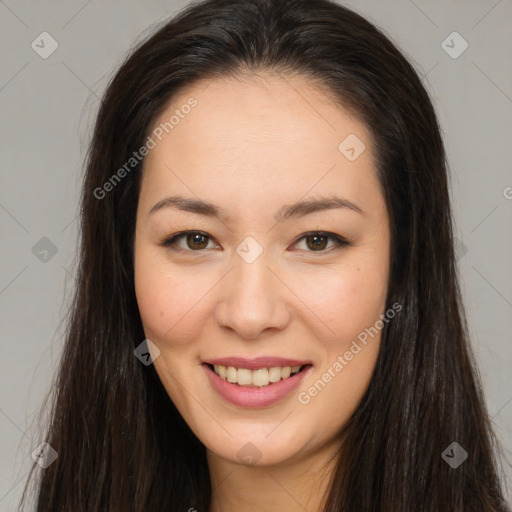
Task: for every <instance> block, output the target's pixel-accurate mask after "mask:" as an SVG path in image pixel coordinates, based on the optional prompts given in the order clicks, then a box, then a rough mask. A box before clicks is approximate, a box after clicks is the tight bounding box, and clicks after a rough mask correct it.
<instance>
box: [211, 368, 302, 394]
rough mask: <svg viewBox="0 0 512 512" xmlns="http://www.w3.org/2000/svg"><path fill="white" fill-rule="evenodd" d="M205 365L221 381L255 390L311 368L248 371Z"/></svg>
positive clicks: (246, 369)
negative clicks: (254, 388)
mask: <svg viewBox="0 0 512 512" xmlns="http://www.w3.org/2000/svg"><path fill="white" fill-rule="evenodd" d="M206 364H207V366H208V367H209V368H210V369H211V370H212V371H213V372H215V373H216V374H217V375H218V376H219V377H220V378H221V379H223V380H225V381H227V382H229V383H231V384H237V385H238V386H242V387H257V388H262V387H266V386H271V385H272V384H275V383H277V382H280V381H281V380H287V379H289V378H291V377H293V376H294V375H296V374H298V373H300V372H302V371H303V370H305V369H306V368H309V367H310V366H312V365H311V364H305V365H302V366H272V367H268V368H258V369H256V370H250V369H248V368H237V367H234V366H224V365H220V364H215V365H214V364H209V363H206Z"/></svg>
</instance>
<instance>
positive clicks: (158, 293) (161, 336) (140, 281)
mask: <svg viewBox="0 0 512 512" xmlns="http://www.w3.org/2000/svg"><path fill="white" fill-rule="evenodd" d="M141 253H142V251H141ZM138 256H139V257H138V259H137V260H136V265H135V294H136V298H137V304H138V307H139V312H140V316H141V320H142V323H143V325H144V330H145V333H146V335H147V337H148V338H149V339H151V336H152V337H153V338H154V340H155V341H160V342H165V343H167V342H172V343H173V344H176V343H179V344H186V343H189V342H191V341H193V340H194V338H195V337H196V336H197V332H196V331H198V330H199V329H200V327H201V326H202V325H203V324H204V318H203V317H204V316H205V314H206V313H205V308H206V307H207V300H206V296H207V294H208V291H209V290H210V289H211V288H212V286H213V284H214V282H212V283H210V279H209V278H208V276H207V275H202V276H199V275H198V273H197V272H195V273H194V272H193V271H188V270H186V269H176V268H173V267H172V265H170V264H169V261H168V260H167V259H165V258H161V257H157V258H152V257H150V255H149V254H148V255H144V254H143V253H142V254H139V255H138Z"/></svg>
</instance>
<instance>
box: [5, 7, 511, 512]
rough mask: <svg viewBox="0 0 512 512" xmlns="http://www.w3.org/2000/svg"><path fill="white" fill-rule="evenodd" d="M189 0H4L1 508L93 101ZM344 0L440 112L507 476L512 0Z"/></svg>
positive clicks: (40, 365)
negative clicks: (404, 63) (399, 54)
mask: <svg viewBox="0 0 512 512" xmlns="http://www.w3.org/2000/svg"><path fill="white" fill-rule="evenodd" d="M186 3H187V2H186V1H184V0H182V1H170V0H168V1H164V0H153V1H147V2H144V1H142V0H130V1H129V2H122V1H121V0H115V1H114V0H110V1H107V2H100V1H99V0H90V1H88V2H87V1H83V0H82V1H78V0H74V1H66V2H65V1H64V0H60V1H59V0H52V1H40V2H29V1H28V0H5V1H1V0H0V48H1V66H0V112H1V120H2V123H1V126H0V130H1V132H0V141H1V153H0V158H1V187H0V226H1V233H2V259H1V269H0V314H1V349H2V355H3V357H2V358H0V378H1V382H0V384H1V385H0V511H1V512H7V511H14V510H15V504H16V503H17V500H18V498H19V496H20V493H21V490H22V487H23V483H24V481H25V479H26V475H27V471H28V468H29V466H30V464H31V463H32V459H31V452H32V451H33V450H34V449H35V448H36V447H37V446H38V445H39V443H40V442H41V441H43V439H41V437H40V435H41V434H40V431H38V426H39V424H40V422H39V417H38V415H37V414H38V412H39V409H41V408H42V414H43V419H44V415H45V414H47V413H48V407H47V406H46V407H42V404H43V398H44V397H45V395H46V393H47V391H48V390H49V389H50V384H51V379H52V378H53V376H54V373H55V368H56V366H57V362H58V358H59V354H60V350H61V347H62V322H63V321H64V319H65V315H66V304H67V301H68V300H69V296H70V291H71V286H72V275H73V272H74V268H75V267H74V258H75V256H76V254H77V217H76V214H77V203H78V198H79V185H80V177H81V166H82V161H83V157H84V155H85V151H86V147H87V142H88V138H89V135H90V129H91V126H92V122H93V120H94V115H95V113H96V111H97V107H98V104H99V98H100V97H101V94H102V92H103V90H104V87H105V85H106V83H107V80H108V78H109V77H110V76H111V75H112V73H113V72H114V71H115V69H116V68H117V66H118V65H119V64H120V63H121V60H122V58H123V57H124V56H125V54H126V53H127V51H128V49H129V48H130V47H132V45H133V44H134V43H135V42H136V41H139V40H140V39H141V37H143V36H144V35H146V34H148V32H149V31H152V30H154V28H156V24H157V23H158V22H161V21H163V20H165V19H166V18H167V17H169V16H170V15H172V14H173V13H174V12H175V11H176V10H177V9H179V8H180V7H182V6H183V5H185V4H186ZM344 4H345V5H347V6H349V7H352V8H353V9H354V10H356V11H358V12H360V13H361V14H363V15H364V16H366V17H367V18H368V19H369V20H370V21H373V22H374V23H376V24H377V25H378V26H379V27H381V28H382V29H383V30H384V31H385V32H386V33H387V34H388V35H389V36H390V37H391V39H392V40H394V41H395V43H397V44H398V45H399V47H400V48H401V49H402V50H403V51H404V53H405V54H406V55H407V56H408V57H409V59H410V60H412V62H413V64H414V66H415V67H416V69H417V70H418V71H419V72H420V73H421V75H422V76H423V80H424V83H425V85H426V87H427V89H428V90H429V92H430V94H431V96H432V99H433V101H434V104H435V107H436V109H437V112H438V115H439V119H440V123H441V126H442V129H443V133H444V137H445V141H446V146H447V150H448V158H449V164H450V167H451V171H452V178H451V179H452V196H453V205H454V209H455V217H456V222H457V234H458V239H459V246H458V263H459V268H460V272H461V277H462V285H463V289H464V296H465V301H466V305H467V311H468V317H469V325H470V331H471V334H472V336H473V343H474V349H475V353H476V355H477V358H478V361H479V364H480V368H481V374H482V378H483V381H484V385H485V393H486V396H487V403H488V408H489V412H490V415H491V416H492V420H493V423H494V424H495V426H496V429H497V432H498V435H499V437H500V438H501V440H502V442H503V445H504V448H505V453H506V455H507V457H508V462H505V464H504V467H505V471H506V472H507V473H508V475H509V477H510V475H511V473H512V471H511V466H510V462H511V461H512V386H511V377H510V376H511V374H512V372H511V369H512V346H511V343H510V340H511V337H510V332H511V329H512V266H511V264H510V263H511V262H512V236H511V235H512V230H511V226H512V172H511V160H512V158H511V157H512V155H511V153H510V144H507V141H508V142H509V141H510V137H511V134H512V67H511V64H510V63H511V58H510V55H512V38H511V36H510V22H511V20H512V2H511V0H499V1H496V0H472V1H467V0H465V1H464V0H460V1H451V2H446V1H444V0H435V1H427V0H415V1H412V0H395V1H386V2H384V1H382V0H360V1H353V2H344ZM43 31H46V32H48V33H49V34H51V36H52V37H53V38H54V39H55V40H56V41H57V43H58V48H57V50H56V51H55V52H54V53H53V54H52V55H51V56H49V57H48V58H46V59H43V58H41V57H40V56H39V55H38V54H37V53H36V51H34V50H33V49H32V47H31V43H32V41H34V40H36V42H38V41H39V44H40V45H41V43H40V38H38V36H39V34H41V33H42V32H43ZM453 31H457V32H458V33H459V34H460V35H461V36H462V37H463V38H464V40H466V41H467V43H468V44H469V47H468V48H467V50H466V51H465V52H464V53H462V54H461V55H460V56H458V58H452V57H451V56H450V55H449V54H448V53H447V52H446V51H445V49H443V46H444V48H446V49H447V50H448V51H451V52H452V54H453V53H454V52H455V53H458V52H460V50H461V49H462V48H463V46H462V43H463V42H462V40H459V39H457V37H455V39H454V38H453V37H452V38H448V39H447V40H446V38H447V36H448V35H449V34H451V33H452V32H453ZM445 40H446V42H445V43H444V45H443V46H442V42H443V41H445ZM447 45H448V47H447ZM450 46H451V47H452V48H451V49H450V48H449V47H450ZM49 48H50V46H49V42H48V40H46V43H45V49H46V50H48V49H49ZM43 237H46V238H48V239H49V240H51V242H52V244H53V245H54V246H55V248H56V250H57V252H56V253H55V254H52V252H51V250H50V252H48V253H47V254H45V253H44V252H42V250H43V249H45V247H46V249H48V247H50V246H51V244H49V243H48V241H43V242H39V241H40V239H41V238H43ZM38 242H39V244H40V245H36V244H38ZM41 244H42V245H41ZM45 244H46V245H45ZM34 246H36V249H34V250H33V247H34ZM41 247H42V249H41ZM54 250H55V249H54ZM469 456H471V453H470V454H469Z"/></svg>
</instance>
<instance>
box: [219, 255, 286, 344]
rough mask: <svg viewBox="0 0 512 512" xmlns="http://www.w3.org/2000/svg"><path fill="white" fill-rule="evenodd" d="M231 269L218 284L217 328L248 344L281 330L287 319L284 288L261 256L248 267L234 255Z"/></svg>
mask: <svg viewBox="0 0 512 512" xmlns="http://www.w3.org/2000/svg"><path fill="white" fill-rule="evenodd" d="M234 267H235V268H233V270H231V272H229V273H228V275H227V276H226V278H225V280H224V282H223V283H222V284H221V287H222V288H221V290H222V291H221V292H220V293H221V296H220V299H219V300H218V302H217V306H216V308H215V318H216V321H217V322H218V324H219V325H220V326H221V327H222V328H227V329H230V330H232V331H234V332H236V334H237V335H238V336H240V337H241V338H244V339H248V340H254V339H257V338H259V337H261V336H262V335H264V333H265V331H269V332H270V331H276V330H282V329H284V328H285V327H286V326H287V325H288V324H289V322H290V318H291V316H290V307H289V306H290V305H289V304H288V303H287V293H286V292H287V288H286V286H284V285H283V283H282V282H281V280H280V279H279V278H278V277H276V274H278V272H276V270H274V269H270V268H269V266H268V261H267V258H265V253H264V254H262V255H261V256H260V257H259V258H258V259H257V260H256V261H254V262H252V263H247V262H246V261H244V260H243V259H242V258H240V257H239V256H238V255H236V254H235V255H234ZM288 298H289V297H288Z"/></svg>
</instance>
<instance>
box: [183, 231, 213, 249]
mask: <svg viewBox="0 0 512 512" xmlns="http://www.w3.org/2000/svg"><path fill="white" fill-rule="evenodd" d="M186 240H187V245H188V247H189V248H190V249H205V248H206V246H207V245H208V237H207V236H205V235H202V234H201V233H189V234H188V235H187V238H186Z"/></svg>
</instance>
